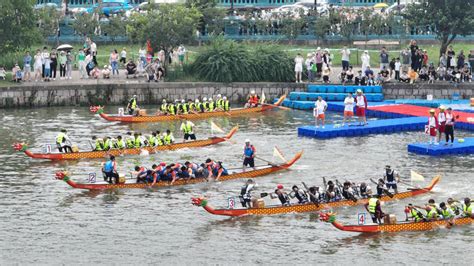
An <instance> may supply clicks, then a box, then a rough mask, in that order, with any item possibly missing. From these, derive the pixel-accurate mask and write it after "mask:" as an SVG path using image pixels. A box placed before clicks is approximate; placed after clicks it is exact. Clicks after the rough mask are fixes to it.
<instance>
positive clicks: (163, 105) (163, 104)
mask: <svg viewBox="0 0 474 266" xmlns="http://www.w3.org/2000/svg"><path fill="white" fill-rule="evenodd" d="M160 112H161V114H163V115H166V114H167V113H168V103H166V99H163V100H162V101H161V106H160Z"/></svg>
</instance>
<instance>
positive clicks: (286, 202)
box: [270, 184, 290, 206]
mask: <svg viewBox="0 0 474 266" xmlns="http://www.w3.org/2000/svg"><path fill="white" fill-rule="evenodd" d="M270 197H271V198H272V199H275V198H278V199H279V200H280V202H281V205H282V206H290V197H289V196H288V193H286V192H285V191H284V190H283V185H282V184H278V186H277V189H275V193H270Z"/></svg>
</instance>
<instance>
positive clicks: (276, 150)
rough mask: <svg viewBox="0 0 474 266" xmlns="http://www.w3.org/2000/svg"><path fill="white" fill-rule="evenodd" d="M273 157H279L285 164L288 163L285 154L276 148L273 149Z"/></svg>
mask: <svg viewBox="0 0 474 266" xmlns="http://www.w3.org/2000/svg"><path fill="white" fill-rule="evenodd" d="M273 157H278V158H280V159H281V160H282V161H283V162H286V159H285V157H284V156H283V154H282V153H281V151H280V150H279V149H278V148H277V147H276V146H275V147H274V148H273Z"/></svg>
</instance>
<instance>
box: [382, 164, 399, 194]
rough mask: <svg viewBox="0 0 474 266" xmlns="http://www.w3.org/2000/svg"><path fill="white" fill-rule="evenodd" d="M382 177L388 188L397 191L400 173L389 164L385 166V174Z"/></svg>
mask: <svg viewBox="0 0 474 266" xmlns="http://www.w3.org/2000/svg"><path fill="white" fill-rule="evenodd" d="M383 179H384V182H385V184H386V186H387V189H388V190H390V189H391V188H393V191H394V192H395V193H398V188H397V182H399V181H400V175H399V174H398V172H397V171H395V170H394V169H392V168H391V167H390V165H387V166H385V174H384V175H383Z"/></svg>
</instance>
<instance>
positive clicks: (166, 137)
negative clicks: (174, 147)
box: [163, 129, 174, 145]
mask: <svg viewBox="0 0 474 266" xmlns="http://www.w3.org/2000/svg"><path fill="white" fill-rule="evenodd" d="M173 143H174V137H173V134H172V133H171V130H169V129H168V130H166V133H163V144H164V145H171V144H173Z"/></svg>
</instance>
